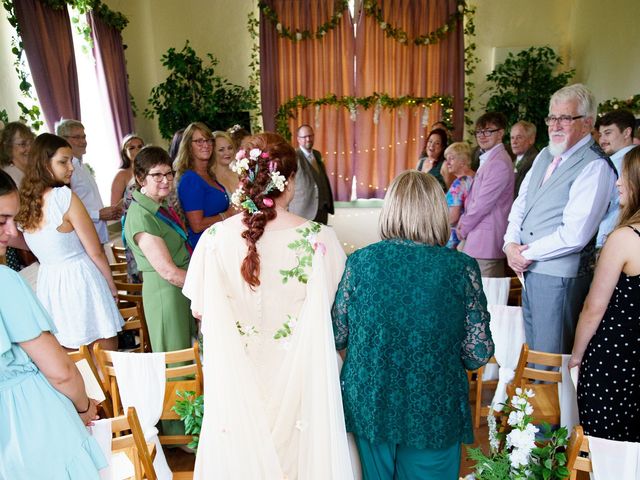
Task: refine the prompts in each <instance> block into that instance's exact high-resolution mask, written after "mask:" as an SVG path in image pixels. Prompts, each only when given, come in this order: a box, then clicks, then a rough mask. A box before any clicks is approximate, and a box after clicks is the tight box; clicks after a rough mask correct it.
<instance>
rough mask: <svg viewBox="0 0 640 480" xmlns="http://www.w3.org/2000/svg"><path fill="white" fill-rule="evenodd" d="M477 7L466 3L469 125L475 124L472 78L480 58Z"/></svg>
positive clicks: (465, 55)
mask: <svg viewBox="0 0 640 480" xmlns="http://www.w3.org/2000/svg"><path fill="white" fill-rule="evenodd" d="M475 14H476V7H474V6H471V5H468V4H465V9H464V104H463V105H464V124H465V125H466V126H467V127H471V126H472V125H473V120H472V119H471V115H472V114H473V112H474V111H475V109H474V108H473V104H472V102H473V99H474V98H475V90H476V84H475V83H474V82H473V81H472V80H471V78H472V77H473V74H474V73H475V71H476V67H477V66H478V63H480V59H479V58H478V57H477V56H476V42H475V36H476V24H475V21H474V18H475Z"/></svg>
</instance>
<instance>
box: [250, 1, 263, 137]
mask: <svg viewBox="0 0 640 480" xmlns="http://www.w3.org/2000/svg"><path fill="white" fill-rule="evenodd" d="M247 30H248V31H249V36H250V37H251V54H250V57H249V94H250V95H252V96H253V101H254V103H255V105H256V108H255V109H253V110H251V111H250V112H249V113H250V116H251V127H252V128H251V130H252V131H261V130H262V128H263V127H262V112H260V111H259V110H258V108H257V106H259V105H260V37H259V34H258V32H259V31H260V21H259V20H258V19H257V18H256V15H255V13H254V11H253V10H252V11H250V12H249V16H248V17H247Z"/></svg>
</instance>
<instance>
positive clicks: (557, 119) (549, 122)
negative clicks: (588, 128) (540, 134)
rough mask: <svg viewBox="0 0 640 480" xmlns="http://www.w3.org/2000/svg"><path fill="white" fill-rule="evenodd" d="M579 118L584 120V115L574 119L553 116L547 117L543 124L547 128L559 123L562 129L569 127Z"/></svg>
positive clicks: (567, 116) (565, 116) (564, 116)
mask: <svg viewBox="0 0 640 480" xmlns="http://www.w3.org/2000/svg"><path fill="white" fill-rule="evenodd" d="M579 118H584V115H576V116H575V117H572V116H571V115H560V116H558V117H556V116H555V115H549V116H548V117H545V119H544V123H546V124H547V125H548V126H551V125H554V124H555V123H559V124H560V125H562V126H563V127H568V126H569V125H571V123H573V121H574V120H577V119H579Z"/></svg>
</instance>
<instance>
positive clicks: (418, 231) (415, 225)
mask: <svg viewBox="0 0 640 480" xmlns="http://www.w3.org/2000/svg"><path fill="white" fill-rule="evenodd" d="M379 230H380V237H381V238H382V239H383V240H384V239H389V238H403V239H407V240H413V241H414V242H420V243H426V244H427V245H440V246H444V245H445V244H446V243H447V241H448V240H449V236H450V234H451V230H450V228H449V210H448V208H447V201H446V199H445V196H444V192H443V191H442V187H441V186H440V184H439V183H438V181H437V180H436V179H435V177H433V176H432V175H430V174H428V173H424V172H418V171H417V170H407V171H406V172H402V173H401V174H400V175H398V176H397V177H396V178H395V179H394V180H393V182H391V185H390V186H389V190H388V191H387V194H386V195H385V198H384V204H383V206H382V212H381V213H380V222H379Z"/></svg>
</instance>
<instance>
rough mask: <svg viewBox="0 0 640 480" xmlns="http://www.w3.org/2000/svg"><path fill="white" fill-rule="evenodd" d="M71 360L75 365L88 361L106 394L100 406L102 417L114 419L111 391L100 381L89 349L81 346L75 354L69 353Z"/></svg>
mask: <svg viewBox="0 0 640 480" xmlns="http://www.w3.org/2000/svg"><path fill="white" fill-rule="evenodd" d="M69 358H71V360H72V361H73V362H74V363H78V362H80V361H82V360H86V361H87V363H88V364H89V368H90V369H91V371H92V372H93V376H94V377H95V378H96V381H97V382H98V385H100V388H101V389H102V393H104V397H105V399H104V400H103V401H102V403H101V404H100V407H101V408H102V415H101V416H102V417H103V418H104V417H106V418H112V417H113V402H112V400H111V393H110V392H109V390H107V389H105V388H104V383H103V382H102V380H101V379H100V375H98V370H97V369H96V365H95V363H94V361H93V358H91V353H90V352H89V348H88V347H87V346H86V345H81V346H80V348H79V349H78V350H76V351H75V352H69Z"/></svg>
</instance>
